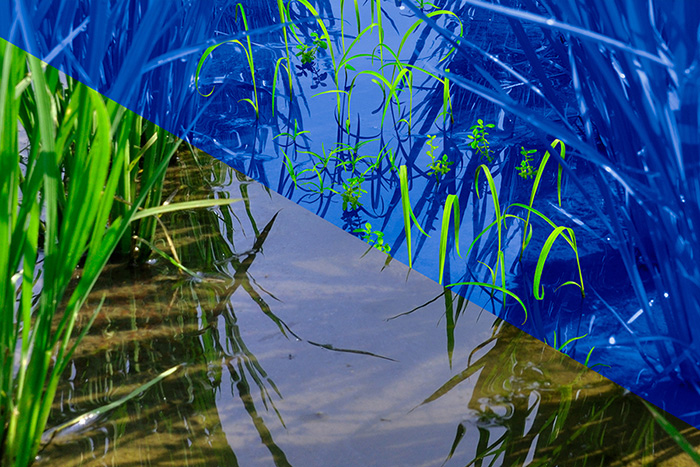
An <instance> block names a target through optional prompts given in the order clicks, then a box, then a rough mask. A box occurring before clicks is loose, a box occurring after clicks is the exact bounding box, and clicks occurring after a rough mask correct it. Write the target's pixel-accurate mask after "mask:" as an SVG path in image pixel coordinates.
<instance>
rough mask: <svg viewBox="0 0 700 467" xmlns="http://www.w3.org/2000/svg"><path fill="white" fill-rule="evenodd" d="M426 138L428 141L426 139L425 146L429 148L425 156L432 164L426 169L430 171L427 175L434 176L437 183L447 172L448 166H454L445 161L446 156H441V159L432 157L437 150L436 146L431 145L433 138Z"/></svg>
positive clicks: (451, 162) (450, 162)
mask: <svg viewBox="0 0 700 467" xmlns="http://www.w3.org/2000/svg"><path fill="white" fill-rule="evenodd" d="M428 138H430V139H428V141H426V142H425V144H427V145H428V146H430V149H429V150H428V153H427V154H428V156H430V159H431V160H432V162H431V163H430V164H428V168H429V169H430V172H428V175H435V181H436V182H439V181H440V176H442V175H445V174H446V173H447V172H449V171H450V167H449V166H450V165H452V164H454V162H453V161H448V160H447V154H443V155H442V158H441V159H440V158H438V157H436V156H435V155H433V151H434V150H435V149H437V146H436V145H434V144H433V141H434V140H435V136H431V135H428Z"/></svg>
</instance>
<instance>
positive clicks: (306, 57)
mask: <svg viewBox="0 0 700 467" xmlns="http://www.w3.org/2000/svg"><path fill="white" fill-rule="evenodd" d="M310 36H311V37H312V38H313V41H312V45H306V44H299V45H297V50H298V51H299V52H297V53H296V54H294V55H296V56H297V57H299V58H301V64H302V65H306V64H307V63H312V62H313V61H314V60H316V52H317V51H318V49H324V50H325V49H327V48H328V44H326V43H325V42H324V41H323V39H321V38H320V37H318V34H317V33H315V32H312V33H311V34H310Z"/></svg>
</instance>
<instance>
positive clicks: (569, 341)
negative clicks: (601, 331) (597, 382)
mask: <svg viewBox="0 0 700 467" xmlns="http://www.w3.org/2000/svg"><path fill="white" fill-rule="evenodd" d="M587 335H588V333H586V334H584V335H582V336H578V337H572V338H571V339H569V340H568V341H566V342H564V343H563V344H561V345H560V346H559V347H557V331H554V343H553V344H552V347H553V348H554V349H556V350H558V351H559V352H561V353H564V354H566V352H564V347H566V346H567V345H569V344H570V343H572V342H574V341H577V340H579V339H583V338H584V337H586V336H587ZM544 343H545V344H547V345H549V344H548V342H547V339H545V340H544ZM594 349H595V346H593V347H591V350H589V351H588V355H586V360H585V361H584V363H583V365H584V366H586V367H588V368H594V367H596V366H607V367H608V368H610V365H604V364H602V363H596V364H594V365H591V366H588V362H589V361H590V360H591V355H592V354H593V350H594Z"/></svg>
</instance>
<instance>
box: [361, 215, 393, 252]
mask: <svg viewBox="0 0 700 467" xmlns="http://www.w3.org/2000/svg"><path fill="white" fill-rule="evenodd" d="M353 232H362V233H363V234H364V235H362V240H364V241H366V242H367V243H369V244H370V245H372V246H373V247H374V248H376V249H377V250H379V251H383V252H384V253H389V251H390V250H391V247H390V246H389V244H388V243H384V232H382V231H380V230H372V224H370V223H369V222H367V223H366V224H365V228H364V229H355V230H353ZM372 235H374V236H375V237H376V238H375V239H373V238H372Z"/></svg>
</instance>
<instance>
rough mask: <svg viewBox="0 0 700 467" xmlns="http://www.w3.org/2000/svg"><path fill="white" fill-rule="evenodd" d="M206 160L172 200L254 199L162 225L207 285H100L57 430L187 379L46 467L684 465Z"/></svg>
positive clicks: (600, 386)
mask: <svg viewBox="0 0 700 467" xmlns="http://www.w3.org/2000/svg"><path fill="white" fill-rule="evenodd" d="M200 157H201V161H204V162H203V165H201V166H197V165H196V164H195V163H194V162H193V161H192V160H191V158H190V157H184V156H183V160H184V161H185V162H183V164H184V163H186V165H187V167H189V168H188V169H179V170H175V169H174V170H172V171H171V179H173V180H175V181H176V182H174V183H175V184H174V185H173V186H172V187H171V188H170V190H172V189H175V188H178V197H179V198H180V199H183V200H184V199H195V198H199V197H206V196H213V194H215V195H216V196H231V197H245V198H246V202H245V204H244V203H243V202H240V203H236V204H233V205H232V206H231V208H230V209H228V208H225V209H221V210H219V209H214V210H200V211H189V212H181V213H176V214H170V215H164V216H163V219H162V220H163V221H164V223H165V225H166V226H167V229H168V230H167V231H168V235H169V236H170V237H171V238H172V240H173V242H174V243H175V245H176V251H177V254H178V256H179V258H180V260H181V261H182V263H183V264H184V265H185V266H186V267H188V268H189V269H191V270H193V271H196V272H197V273H198V274H199V275H200V277H201V278H200V279H199V280H195V279H193V278H191V277H189V276H187V275H185V274H181V273H179V272H178V271H177V269H175V268H174V267H173V266H171V265H169V263H168V262H166V261H165V260H163V259H161V258H160V257H158V260H157V261H156V262H155V263H154V264H151V265H149V266H148V267H144V268H141V269H129V268H126V267H124V266H111V267H110V268H108V270H107V271H105V273H104V274H103V276H102V278H101V281H100V283H99V284H98V285H97V286H96V287H95V289H94V292H93V294H92V296H91V298H90V300H89V302H88V306H87V307H86V309H85V310H84V312H83V315H82V316H81V319H82V322H81V324H84V323H86V322H87V319H88V317H89V315H90V312H91V310H92V309H94V307H95V305H96V304H97V303H99V301H100V299H101V298H102V297H103V296H104V297H105V302H104V306H103V308H102V310H101V312H100V314H99V316H98V318H97V320H96V321H95V323H94V325H93V327H92V329H91V331H90V333H89V334H88V336H87V337H86V338H85V340H84V341H83V342H82V343H81V345H80V347H79V349H78V352H77V353H76V355H75V357H74V360H73V362H72V364H71V365H70V366H69V370H68V371H67V372H66V374H65V377H64V378H63V380H62V384H61V387H60V388H59V391H58V393H57V399H56V404H55V410H54V412H53V413H52V418H51V420H50V422H49V425H50V426H52V425H53V426H55V425H58V424H60V423H63V422H65V421H68V420H70V419H73V418H75V417H77V416H79V415H81V414H84V413H86V412H88V411H90V410H92V409H95V408H97V407H100V406H104V405H105V404H108V403H110V402H113V401H115V400H118V399H119V398H120V397H122V396H124V395H126V394H128V393H129V392H131V391H132V390H134V389H136V388H137V387H138V386H139V385H141V384H143V383H145V382H147V381H149V380H150V379H151V378H153V377H154V376H156V375H157V374H158V373H160V372H162V371H164V370H166V369H168V368H171V367H173V366H175V365H179V364H181V365H183V367H182V368H180V369H179V370H178V371H177V372H176V373H174V374H173V375H172V376H170V377H168V378H166V379H165V380H163V381H162V382H161V383H159V384H157V385H155V386H153V387H152V388H150V389H148V390H147V391H145V392H144V393H143V394H141V395H140V396H138V397H136V398H134V399H131V400H129V401H128V402H126V403H124V404H123V405H121V406H119V407H117V408H115V409H113V410H111V411H109V412H108V413H105V414H103V415H100V416H98V417H96V418H94V419H91V420H90V421H88V422H87V423H85V424H83V425H76V426H72V427H70V428H68V429H66V430H63V431H61V432H60V433H57V434H56V435H55V436H54V437H53V439H52V441H51V442H50V443H49V444H48V445H47V446H46V447H45V449H44V450H43V451H42V452H41V454H40V462H38V465H41V466H78V465H90V466H103V465H104V466H140V465H143V466H147V465H148V466H150V465H162V466H183V465H198V466H232V465H241V466H250V465H277V466H285V465H295V466H375V465H376V466H399V465H402V466H403V465H410V466H440V465H443V463H444V465H450V466H465V465H474V466H488V465H504V466H513V465H539V466H554V465H560V466H569V465H581V466H583V465H587V466H594V465H600V466H627V465H665V466H681V465H692V464H691V463H690V459H689V458H688V457H687V456H686V455H685V454H683V452H682V451H681V449H680V448H679V447H678V445H677V444H675V443H674V442H673V441H672V440H671V439H670V438H669V437H668V436H667V435H666V434H665V432H663V430H662V429H661V428H660V426H659V425H658V424H656V423H655V422H654V420H653V419H652V417H651V416H650V414H649V412H648V410H647V409H646V408H645V407H644V405H643V404H642V403H641V402H640V401H639V399H638V398H637V397H636V396H634V395H632V394H625V393H624V390H623V389H622V388H620V387H618V386H616V385H614V384H613V383H611V382H609V381H608V380H606V379H604V378H602V377H600V376H599V375H598V374H596V373H595V372H593V371H589V370H587V369H585V368H584V367H582V366H581V365H579V364H578V363H576V362H574V361H573V360H571V359H569V358H568V357H566V356H564V355H562V354H561V353H559V352H556V351H553V350H551V349H550V348H549V347H547V346H545V345H543V344H542V343H540V342H539V341H537V340H535V339H532V338H531V337H530V336H528V335H526V334H524V333H522V332H520V331H518V330H517V329H515V328H513V327H512V326H510V325H508V324H506V323H502V322H497V321H496V319H495V318H494V317H493V316H492V315H491V314H489V313H488V312H485V311H482V310H481V309H479V308H478V307H475V306H473V305H470V304H468V303H460V302H459V301H458V298H457V297H452V295H451V294H450V295H449V296H448V299H447V300H446V297H445V295H444V289H443V288H442V287H440V286H438V285H437V284H435V283H434V282H433V281H431V280H429V279H427V278H425V277H423V276H421V275H419V274H417V273H415V272H411V273H410V274H409V273H408V269H407V267H406V266H404V265H402V264H399V263H397V262H395V261H391V262H389V263H388V265H387V264H386V260H387V256H386V255H385V254H383V253H381V252H379V251H377V250H374V249H370V250H369V251H368V247H367V245H366V244H364V243H363V242H361V241H359V240H357V239H354V238H352V237H350V236H348V235H347V234H346V233H344V232H341V231H340V230H339V229H337V228H336V227H334V226H332V225H331V224H329V223H327V222H326V221H323V220H321V219H319V218H317V217H316V216H314V215H313V214H311V213H309V212H307V211H306V210H304V209H302V208H299V207H298V206H296V205H294V204H292V203H290V202H289V201H287V200H285V199H283V198H281V197H280V196H278V195H277V194H275V193H271V194H269V193H267V192H266V190H264V188H263V187H262V186H261V185H259V184H257V183H254V182H250V181H247V180H243V181H241V180H240V179H242V178H243V177H240V176H238V177H237V176H236V175H235V174H234V172H233V171H232V170H230V169H228V168H227V167H225V166H223V165H222V164H220V163H219V162H217V161H215V160H213V159H211V158H209V157H208V156H206V155H201V156H200ZM210 164H214V165H213V166H210ZM246 208H247V209H246ZM160 235H161V239H162V241H160V242H158V246H159V248H162V249H163V251H166V252H169V248H168V245H167V243H166V242H165V240H164V239H165V236H164V235H163V232H162V231H161V234H160ZM402 314H403V315H402ZM397 315H401V316H397ZM392 317H395V318H394V319H390V318H392ZM455 320H456V323H455ZM448 336H450V337H448ZM450 342H451V343H453V344H452V345H453V347H454V349H453V351H452V355H451V361H452V366H450V358H449V356H448V355H449V352H448V347H450ZM577 345H579V346H580V347H579V351H583V352H587V351H588V349H589V347H588V346H586V343H585V339H583V340H581V341H580V342H579V343H578V344H577ZM591 361H592V363H597V361H596V359H595V352H594V354H593V356H592V360H591ZM600 363H606V362H600ZM607 363H609V362H607ZM673 423H674V425H675V426H676V427H678V428H679V429H682V430H683V433H684V434H685V435H686V436H687V437H688V439H689V440H690V441H691V443H692V444H693V445H694V446H698V445H700V436H698V432H697V430H695V429H693V428H689V427H688V426H687V425H684V424H682V423H681V422H678V421H676V420H675V419H673ZM448 458H449V459H448ZM492 461H493V462H492Z"/></svg>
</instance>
